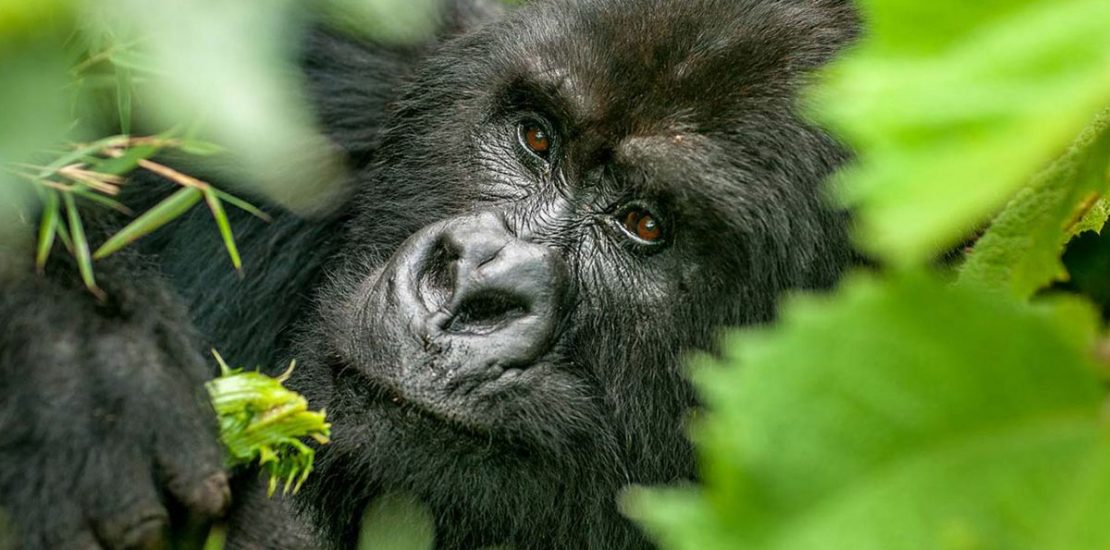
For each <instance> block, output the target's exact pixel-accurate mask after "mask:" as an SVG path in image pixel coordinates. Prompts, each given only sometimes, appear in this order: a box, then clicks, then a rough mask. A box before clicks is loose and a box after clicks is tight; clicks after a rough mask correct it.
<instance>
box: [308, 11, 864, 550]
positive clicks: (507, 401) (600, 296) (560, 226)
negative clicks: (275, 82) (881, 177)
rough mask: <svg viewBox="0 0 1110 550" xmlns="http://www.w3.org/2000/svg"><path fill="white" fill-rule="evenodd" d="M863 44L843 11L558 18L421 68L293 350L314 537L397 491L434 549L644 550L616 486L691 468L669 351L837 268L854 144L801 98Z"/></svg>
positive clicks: (673, 355) (471, 43) (490, 36)
mask: <svg viewBox="0 0 1110 550" xmlns="http://www.w3.org/2000/svg"><path fill="white" fill-rule="evenodd" d="M854 27H855V22H854V16H853V14H852V13H851V12H850V10H849V9H848V7H846V6H845V2H842V1H838V0H788V1H781V0H779V1H772V0H605V1H601V0H580V1H578V2H560V1H550V2H536V3H533V4H531V5H528V6H526V7H524V8H521V9H519V10H517V11H515V12H514V13H512V14H511V15H508V16H507V17H506V18H504V19H502V20H500V21H497V22H494V23H491V24H489V25H487V26H485V27H483V28H480V29H477V30H475V31H473V32H471V33H469V34H465V35H463V36H460V37H458V38H456V39H454V40H453V41H451V42H448V43H447V44H445V45H444V46H443V47H442V48H441V49H440V50H439V51H438V52H437V53H436V54H435V55H433V56H432V57H430V58H429V59H428V60H427V61H426V62H425V63H424V65H423V67H422V69H421V70H420V71H419V73H418V74H417V75H415V77H414V78H413V79H412V81H411V82H409V83H408V84H407V85H406V88H405V92H404V93H403V96H402V98H401V99H400V100H399V101H398V102H397V104H396V106H395V110H394V112H393V113H392V118H391V121H390V123H389V125H388V128H387V130H386V133H385V135H384V136H383V137H382V141H381V143H380V148H379V151H380V152H379V153H378V157H377V158H375V160H374V162H373V163H372V165H371V166H369V167H367V168H366V170H365V171H364V172H363V173H362V174H361V175H360V177H361V181H362V184H361V185H362V186H363V187H364V189H365V191H364V193H363V196H362V198H361V199H360V200H359V204H358V207H357V216H356V218H355V219H354V220H353V222H352V224H351V227H350V232H351V235H350V238H349V241H350V243H351V244H350V246H349V247H348V248H347V250H346V253H345V254H344V255H343V262H342V263H343V265H342V266H340V267H339V268H338V269H337V270H336V274H335V276H334V277H333V280H332V283H331V284H330V285H329V287H328V288H327V289H326V290H325V291H324V292H323V293H322V296H321V297H320V299H319V302H320V307H319V311H320V314H319V319H318V322H317V328H316V330H315V331H314V332H313V334H311V335H309V336H308V337H307V341H306V342H305V344H306V345H304V346H302V347H303V348H310V349H313V350H314V352H315V353H316V354H317V355H316V357H314V358H310V359H313V361H314V363H315V364H314V365H312V366H310V367H308V369H307V370H309V371H310V374H308V375H307V376H308V378H307V381H305V382H303V387H302V388H301V389H302V390H303V391H305V392H306V393H307V394H309V396H310V399H313V400H314V402H315V403H319V404H322V405H326V407H327V409H328V411H329V413H330V416H331V418H332V420H333V422H334V434H335V437H334V443H333V444H332V445H329V446H327V447H324V448H322V449H321V451H320V455H319V462H318V470H319V473H318V474H317V475H316V476H315V478H314V481H312V482H310V486H308V487H306V490H307V491H308V492H309V493H310V495H311V496H310V498H309V499H308V500H309V501H311V502H316V503H318V504H317V506H316V508H317V510H316V512H317V513H318V515H319V517H320V518H321V519H322V520H323V523H324V524H325V527H330V528H331V529H334V530H336V531H338V533H337V534H338V535H340V536H346V537H351V536H352V533H353V529H355V528H357V525H358V518H359V513H360V510H361V507H362V506H364V505H365V504H366V503H367V502H368V501H369V500H371V499H372V498H374V497H375V495H378V494H381V493H383V492H386V491H396V490H400V491H406V492H409V493H412V494H415V495H416V496H418V497H420V498H422V499H423V500H424V501H426V502H427V503H428V504H429V505H430V506H431V507H432V510H433V511H434V513H435V515H436V518H437V522H438V523H439V527H440V529H441V534H440V541H441V543H442V544H444V545H445V546H465V547H469V546H477V545H482V544H495V543H502V542H506V541H508V542H516V543H518V544H521V545H522V546H525V547H534V546H536V545H541V546H546V545H551V546H562V545H566V546H579V545H582V544H586V545H590V544H598V545H600V544H605V545H607V546H614V545H632V544H636V543H637V541H639V538H638V536H637V535H636V534H635V532H634V530H633V529H631V528H630V527H629V526H628V525H627V524H626V523H625V522H623V521H622V520H620V519H619V514H617V512H616V504H615V496H616V495H617V493H618V491H619V489H620V488H621V487H623V486H624V485H627V484H629V483H653V482H667V481H672V480H674V479H678V478H682V477H689V476H691V475H693V468H692V458H691V453H690V449H689V448H688V445H687V443H686V442H685V438H684V430H683V426H682V422H681V418H682V416H683V414H684V412H685V410H686V409H688V408H689V407H691V406H694V405H695V400H694V398H693V396H692V392H691V391H690V389H689V388H688V386H687V384H686V383H685V382H684V381H683V371H682V362H681V359H682V358H683V357H684V356H685V355H686V354H688V353H690V352H692V351H694V350H708V351H712V349H713V341H714V338H715V336H716V334H717V332H718V330H719V328H720V327H722V326H725V325H737V324H745V323H752V322H760V321H765V320H767V319H769V318H770V317H771V316H772V315H773V308H774V304H775V301H776V299H777V297H778V296H779V294H780V293H781V292H782V291H784V290H786V289H790V288H799V287H811V288H812V287H822V286H825V285H827V284H829V283H830V282H831V281H832V280H833V279H834V278H835V277H836V275H837V274H838V272H839V269H840V266H842V265H843V264H844V262H845V260H846V258H847V257H848V252H847V246H846V245H845V237H844V229H843V218H842V216H841V215H840V214H839V213H836V212H833V211H832V210H830V209H829V208H827V207H825V206H824V205H823V203H822V200H821V194H820V190H819V186H820V183H821V181H822V180H823V179H824V178H825V177H826V176H827V175H828V174H829V172H830V171H831V170H832V169H833V168H834V167H835V166H836V165H837V164H838V163H840V162H841V161H842V159H843V156H844V155H843V152H842V151H841V149H840V148H838V147H837V146H836V145H835V144H834V143H833V142H832V141H831V140H830V139H829V138H827V137H826V136H825V135H824V134H822V133H821V132H820V131H818V130H816V129H814V128H813V127H811V126H809V125H807V124H805V123H803V122H801V121H800V120H799V118H798V116H797V111H798V109H797V105H796V103H797V91H798V89H799V87H800V86H801V85H803V84H804V83H805V79H806V76H807V74H808V73H809V72H810V71H811V70H813V69H814V68H816V67H818V66H819V65H821V64H822V63H824V62H825V61H827V60H828V59H829V57H830V56H831V55H832V54H833V53H834V52H835V51H836V50H837V49H838V48H839V47H841V46H842V45H843V44H844V43H845V42H846V41H847V40H849V39H850V38H851V35H852V33H853V29H854ZM383 197H385V198H383ZM536 541H541V542H539V543H537V542H536Z"/></svg>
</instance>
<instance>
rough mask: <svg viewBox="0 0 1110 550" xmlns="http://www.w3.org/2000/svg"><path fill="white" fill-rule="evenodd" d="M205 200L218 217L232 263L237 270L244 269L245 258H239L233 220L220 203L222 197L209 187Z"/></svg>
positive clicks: (214, 216)
mask: <svg viewBox="0 0 1110 550" xmlns="http://www.w3.org/2000/svg"><path fill="white" fill-rule="evenodd" d="M204 200H205V201H207V202H208V209H209V210H211V211H212V217H213V218H215V219H216V226H218V227H219V228H220V237H222V238H223V240H224V248H226V249H227V254H228V256H230V257H231V265H233V266H235V270H236V271H239V270H241V269H243V260H242V259H241V258H239V247H237V246H236V245H235V235H234V234H232V232H231V222H229V221H228V220H227V213H226V212H224V207H223V205H222V204H220V198H219V197H218V196H216V192H215V191H213V190H212V188H211V187H209V188H207V189H205V190H204Z"/></svg>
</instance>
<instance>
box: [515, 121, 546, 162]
mask: <svg viewBox="0 0 1110 550" xmlns="http://www.w3.org/2000/svg"><path fill="white" fill-rule="evenodd" d="M517 133H519V134H520V143H521V144H522V145H524V147H525V148H526V149H528V152H529V153H532V154H533V155H536V156H537V157H539V158H541V159H543V160H547V157H548V155H549V154H550V153H551V144H552V141H554V140H553V139H552V135H551V133H550V132H548V131H547V129H546V128H544V127H543V126H542V125H541V124H540V123H538V122H536V121H534V120H526V121H524V122H521V123H520V126H518V127H517Z"/></svg>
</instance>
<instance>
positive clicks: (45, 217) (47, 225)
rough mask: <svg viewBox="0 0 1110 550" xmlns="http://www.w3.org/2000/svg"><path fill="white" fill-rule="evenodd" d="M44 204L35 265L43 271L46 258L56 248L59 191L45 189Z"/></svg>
mask: <svg viewBox="0 0 1110 550" xmlns="http://www.w3.org/2000/svg"><path fill="white" fill-rule="evenodd" d="M43 197H44V200H45V202H44V204H43V207H42V219H41V220H40V221H39V239H38V251H37V253H36V254H35V267H36V268H37V269H38V270H39V272H40V273H41V272H42V271H43V270H44V269H45V268H46V260H47V258H49V257H50V250H51V249H53V248H54V237H55V236H56V235H57V234H58V211H59V209H60V206H59V203H58V193H57V192H55V191H53V190H50V189H46V190H43Z"/></svg>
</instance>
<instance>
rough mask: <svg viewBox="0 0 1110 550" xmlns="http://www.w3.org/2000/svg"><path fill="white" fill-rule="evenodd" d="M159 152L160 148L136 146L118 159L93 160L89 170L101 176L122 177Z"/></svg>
mask: <svg viewBox="0 0 1110 550" xmlns="http://www.w3.org/2000/svg"><path fill="white" fill-rule="evenodd" d="M161 150H162V149H161V147H156V146H154V145H136V146H135V147H129V148H128V149H127V150H125V151H124V152H123V154H122V155H120V156H118V157H114V158H108V159H95V160H93V161H92V162H91V169H92V170H94V171H96V172H100V173H102V174H113V175H117V176H122V175H125V174H129V173H131V171H132V170H134V169H135V168H137V167H138V166H139V161H143V160H147V159H149V158H150V157H153V156H154V155H156V154H158V151H161Z"/></svg>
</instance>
